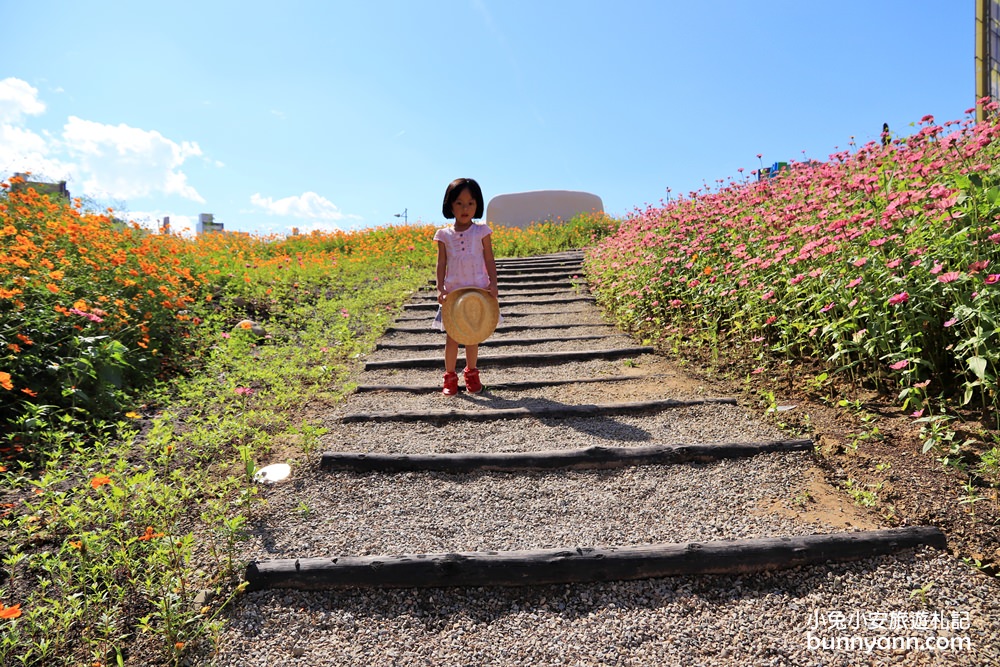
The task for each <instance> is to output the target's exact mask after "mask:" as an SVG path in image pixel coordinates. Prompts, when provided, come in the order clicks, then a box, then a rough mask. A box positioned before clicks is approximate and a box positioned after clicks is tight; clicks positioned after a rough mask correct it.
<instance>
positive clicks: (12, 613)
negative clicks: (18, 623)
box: [0, 602, 21, 619]
mask: <svg viewBox="0 0 1000 667" xmlns="http://www.w3.org/2000/svg"><path fill="white" fill-rule="evenodd" d="M20 615H21V605H20V603H18V604H16V605H14V606H13V607H7V606H4V603H3V602H0V618H11V619H13V618H18V617H19V616H20Z"/></svg>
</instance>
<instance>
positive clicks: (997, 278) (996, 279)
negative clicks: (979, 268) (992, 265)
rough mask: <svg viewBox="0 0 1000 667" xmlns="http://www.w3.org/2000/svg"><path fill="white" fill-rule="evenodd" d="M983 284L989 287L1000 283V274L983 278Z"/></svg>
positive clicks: (992, 274)
mask: <svg viewBox="0 0 1000 667" xmlns="http://www.w3.org/2000/svg"><path fill="white" fill-rule="evenodd" d="M983 282H984V283H986V284H987V285H993V284H995V283H997V282H1000V273H991V274H990V275H988V276H986V277H985V278H983Z"/></svg>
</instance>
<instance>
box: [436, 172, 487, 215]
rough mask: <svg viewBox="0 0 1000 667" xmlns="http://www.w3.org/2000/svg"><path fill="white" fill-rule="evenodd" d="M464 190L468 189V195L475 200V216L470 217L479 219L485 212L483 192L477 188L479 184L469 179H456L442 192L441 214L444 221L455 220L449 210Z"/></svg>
mask: <svg viewBox="0 0 1000 667" xmlns="http://www.w3.org/2000/svg"><path fill="white" fill-rule="evenodd" d="M466 188H468V189H469V194H470V195H472V198H473V199H475V200H476V214H475V215H474V216H472V217H473V218H476V219H479V218H482V217H483V214H484V213H485V212H486V211H485V208H486V206H485V205H484V204H483V190H482V188H480V187H479V183H476V182H475V181H474V180H472V179H471V178H456V179H455V180H454V181H452V182H451V183H450V184H449V185H448V189H447V190H445V191H444V205H442V206H441V212H442V213H443V214H444V219H445V220H453V219H454V218H455V213H454V212H453V211H452V210H451V207H452V205H453V204H454V203H455V200H456V199H458V196H459V195H460V194H462V190H465V189H466Z"/></svg>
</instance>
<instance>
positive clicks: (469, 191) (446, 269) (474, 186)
mask: <svg viewBox="0 0 1000 667" xmlns="http://www.w3.org/2000/svg"><path fill="white" fill-rule="evenodd" d="M484 208H485V206H484V205H483V191H482V190H481V189H480V188H479V184H478V183H476V182H475V181H474V180H472V179H471V178H459V179H456V180H454V181H452V182H451V184H450V185H449V186H448V189H447V190H445V193H444V205H443V206H442V208H441V212H442V213H444V217H445V219H452V218H454V220H455V225H454V226H453V227H444V228H443V229H439V230H437V232H436V233H435V234H434V240H435V241H437V248H438V254H437V290H438V303H439V304H444V301H445V299H446V298H447V297H448V294H449V293H450V292H452V291H454V290H457V289H460V288H462V287H479V288H481V289H485V290H488V291H489V292H490V294H492V295H493V298H494V299H495V298H497V297H498V296H499V292H498V290H497V265H496V261H495V260H494V259H493V243H492V241H491V240H490V233H491V230H490V228H489V226H487V225H482V224H480V225H477V224H474V223H473V222H472V220H473V218H477V219H478V218H482V217H483V212H484ZM434 328H435V329H439V330H441V331H444V323H443V322H442V320H441V308H440V307H439V308H438V314H437V317H436V318H435V320H434ZM478 359H479V346H478V345H466V346H465V363H466V366H465V370H464V371H463V373H462V375H463V376H464V378H465V389H466V391H468V392H470V393H473V394H478V393H479V392H480V391H482V390H483V384H482V382H480V381H479V369H478V368H476V362H477V361H478ZM457 362H458V342H457V341H455V340H454V339H452V337H451V336H448V337H447V341H446V342H445V346H444V371H445V372H444V389H443V390H442V393H444V395H445V396H454V395H455V394H457V393H458V375H457V374H456V373H455V365H456V363H457Z"/></svg>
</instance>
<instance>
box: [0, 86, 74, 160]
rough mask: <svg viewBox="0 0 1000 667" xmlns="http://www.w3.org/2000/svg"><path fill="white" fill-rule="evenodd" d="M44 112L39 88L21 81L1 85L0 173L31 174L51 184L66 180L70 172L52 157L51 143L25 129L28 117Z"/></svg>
mask: <svg viewBox="0 0 1000 667" xmlns="http://www.w3.org/2000/svg"><path fill="white" fill-rule="evenodd" d="M44 111H45V104H44V103H42V101H41V100H39V99H38V90H37V89H36V88H33V87H31V86H30V85H28V84H27V83H26V82H24V81H21V80H20V79H14V78H6V79H4V80H3V81H0V171H3V172H16V171H24V172H31V173H32V174H33V175H34V176H35V177H40V178H49V179H52V180H56V179H59V178H65V177H66V174H67V173H68V171H69V169H68V167H67V166H66V165H64V164H62V163H61V162H60V161H59V160H57V159H55V158H53V157H52V156H51V145H50V141H49V140H48V139H47V138H46V137H44V136H42V135H40V134H37V133H36V132H32V131H31V130H29V129H27V128H25V127H23V122H24V119H25V117H26V116H37V115H39V114H41V113H43V112H44Z"/></svg>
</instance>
